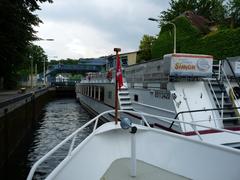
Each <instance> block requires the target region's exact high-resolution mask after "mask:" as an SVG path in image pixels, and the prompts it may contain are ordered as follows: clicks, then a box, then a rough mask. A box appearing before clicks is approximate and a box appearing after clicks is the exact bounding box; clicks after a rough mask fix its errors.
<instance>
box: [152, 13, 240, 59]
mask: <svg viewBox="0 0 240 180" xmlns="http://www.w3.org/2000/svg"><path fill="white" fill-rule="evenodd" d="M174 23H175V24H176V27H177V52H178V53H194V54H209V55H213V56H214V58H216V59H223V58H226V57H231V56H239V55H240V28H238V29H222V30H219V31H217V32H215V33H210V34H208V35H206V36H204V35H202V34H201V33H200V32H199V31H198V30H197V29H196V28H195V27H193V26H192V25H191V23H190V22H189V21H188V20H187V19H186V18H184V17H179V18H177V19H176V20H175V21H174ZM172 29H173V27H172V26H171V25H165V26H163V27H162V30H161V32H160V34H159V37H158V39H157V40H156V41H155V43H154V44H153V47H152V56H153V58H162V57H163V55H164V54H168V53H172V52H173V36H172V33H169V32H172Z"/></svg>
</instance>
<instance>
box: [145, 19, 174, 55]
mask: <svg viewBox="0 0 240 180" xmlns="http://www.w3.org/2000/svg"><path fill="white" fill-rule="evenodd" d="M148 20H149V21H155V22H159V23H160V20H159V19H155V18H148ZM166 24H171V25H173V29H174V38H173V54H176V44H177V41H176V39H177V28H176V25H175V24H174V23H173V22H167V23H166Z"/></svg>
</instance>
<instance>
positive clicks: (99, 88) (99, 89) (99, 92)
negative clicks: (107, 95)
mask: <svg viewBox="0 0 240 180" xmlns="http://www.w3.org/2000/svg"><path fill="white" fill-rule="evenodd" d="M100 95H101V87H100V86H99V87H98V100H99V101H100Z"/></svg>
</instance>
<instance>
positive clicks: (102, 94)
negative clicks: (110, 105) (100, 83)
mask: <svg viewBox="0 0 240 180" xmlns="http://www.w3.org/2000/svg"><path fill="white" fill-rule="evenodd" d="M100 101H104V88H102V87H101V91H100Z"/></svg>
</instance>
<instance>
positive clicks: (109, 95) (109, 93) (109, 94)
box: [108, 91, 112, 99]
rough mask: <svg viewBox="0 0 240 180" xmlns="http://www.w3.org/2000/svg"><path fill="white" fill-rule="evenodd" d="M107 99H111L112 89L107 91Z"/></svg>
mask: <svg viewBox="0 0 240 180" xmlns="http://www.w3.org/2000/svg"><path fill="white" fill-rule="evenodd" d="M108 99H112V91H108Z"/></svg>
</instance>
